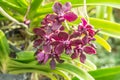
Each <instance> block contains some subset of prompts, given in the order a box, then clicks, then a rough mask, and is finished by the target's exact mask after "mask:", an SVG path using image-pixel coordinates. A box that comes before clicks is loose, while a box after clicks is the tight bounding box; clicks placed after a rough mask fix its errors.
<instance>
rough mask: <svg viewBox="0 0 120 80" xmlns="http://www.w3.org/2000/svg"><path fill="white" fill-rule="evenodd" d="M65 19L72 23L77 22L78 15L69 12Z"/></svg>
mask: <svg viewBox="0 0 120 80" xmlns="http://www.w3.org/2000/svg"><path fill="white" fill-rule="evenodd" d="M64 18H65V19H66V20H67V21H69V22H72V21H75V20H76V19H77V15H76V14H75V13H73V12H68V13H66V14H64Z"/></svg>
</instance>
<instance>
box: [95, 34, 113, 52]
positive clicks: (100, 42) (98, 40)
mask: <svg viewBox="0 0 120 80" xmlns="http://www.w3.org/2000/svg"><path fill="white" fill-rule="evenodd" d="M95 38H96V42H97V43H99V44H100V45H101V46H103V47H104V48H105V49H106V50H107V51H108V52H111V46H110V45H109V44H108V42H107V41H106V40H104V39H103V38H102V37H100V36H98V35H95Z"/></svg>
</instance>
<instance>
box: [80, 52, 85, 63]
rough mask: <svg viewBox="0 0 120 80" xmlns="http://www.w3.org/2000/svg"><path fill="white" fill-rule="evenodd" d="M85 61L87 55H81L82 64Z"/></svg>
mask: <svg viewBox="0 0 120 80" xmlns="http://www.w3.org/2000/svg"><path fill="white" fill-rule="evenodd" d="M85 60H86V56H85V54H83V53H81V54H80V62H82V63H84V62H85Z"/></svg>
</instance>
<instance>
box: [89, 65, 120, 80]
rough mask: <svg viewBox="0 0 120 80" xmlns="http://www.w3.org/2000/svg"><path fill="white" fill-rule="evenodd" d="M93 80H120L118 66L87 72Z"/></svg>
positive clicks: (119, 68) (119, 67)
mask: <svg viewBox="0 0 120 80" xmlns="http://www.w3.org/2000/svg"><path fill="white" fill-rule="evenodd" d="M89 73H90V74H91V75H92V76H93V77H94V78H95V80H103V79H104V80H119V79H120V76H119V75H120V66H117V67H111V68H104V69H98V70H95V71H90V72H89Z"/></svg>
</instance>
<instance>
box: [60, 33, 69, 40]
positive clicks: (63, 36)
mask: <svg viewBox="0 0 120 80" xmlns="http://www.w3.org/2000/svg"><path fill="white" fill-rule="evenodd" d="M68 36H69V35H68V33H66V32H59V34H58V37H59V39H60V40H67V39H68Z"/></svg>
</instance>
